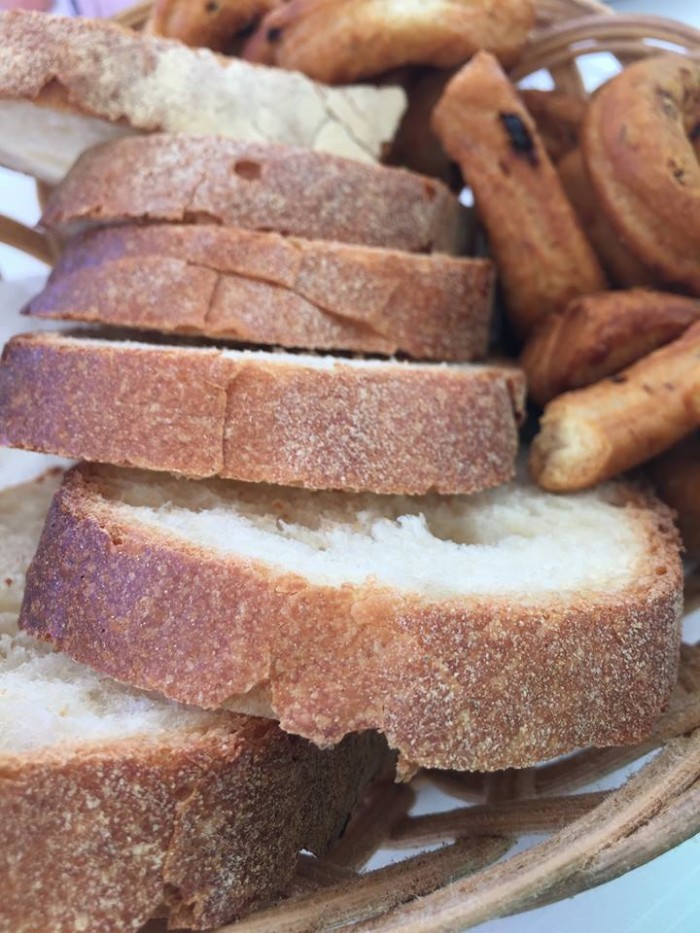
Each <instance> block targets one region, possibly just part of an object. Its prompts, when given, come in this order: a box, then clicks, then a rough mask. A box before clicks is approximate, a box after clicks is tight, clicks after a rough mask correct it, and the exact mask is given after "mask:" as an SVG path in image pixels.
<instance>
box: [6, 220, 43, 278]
mask: <svg viewBox="0 0 700 933" xmlns="http://www.w3.org/2000/svg"><path fill="white" fill-rule="evenodd" d="M0 243H6V244H7V246H13V247H14V248H15V249H18V250H20V251H21V252H23V253H27V254H28V255H29V256H33V257H34V258H35V259H38V260H40V261H41V262H45V263H46V264H47V265H48V266H52V265H53V264H54V261H55V258H56V251H55V249H54V248H53V247H52V245H51V243H50V242H49V240H48V238H47V237H46V236H44V234H43V233H39V231H38V230H32V228H31V227H27V226H25V225H24V224H22V223H20V222H19V221H17V220H13V219H12V217H6V216H5V215H4V214H0Z"/></svg>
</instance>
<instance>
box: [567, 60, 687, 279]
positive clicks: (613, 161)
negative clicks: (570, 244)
mask: <svg viewBox="0 0 700 933" xmlns="http://www.w3.org/2000/svg"><path fill="white" fill-rule="evenodd" d="M699 126H700V61H698V60H693V59H691V58H688V57H683V56H680V55H662V56H656V57H652V58H647V59H644V60H642V61H639V62H635V63H634V64H633V65H630V66H629V67H628V68H626V69H625V70H624V71H622V72H621V73H620V74H619V75H617V76H616V77H615V78H613V79H612V80H611V81H609V82H608V83H607V84H606V85H604V86H603V87H602V88H601V89H600V91H599V92H598V93H597V94H596V95H595V97H594V98H593V100H592V101H591V104H590V106H589V108H588V113H587V115H586V118H585V120H584V125H583V133H582V145H583V153H584V158H585V161H586V165H587V167H588V171H589V174H590V178H591V181H592V183H593V187H594V188H595V191H596V194H597V196H598V199H599V201H600V204H601V206H602V208H603V210H604V211H605V214H606V215H607V217H608V219H609V220H610V222H611V224H612V225H613V227H614V229H615V230H616V232H617V234H618V235H619V236H620V238H621V239H622V240H623V242H624V245H625V246H626V247H627V248H628V249H630V250H631V251H632V252H633V253H634V254H635V255H636V256H637V258H638V259H639V260H641V261H642V262H643V263H645V265H647V266H649V267H650V268H651V269H652V270H653V272H655V273H656V274H657V275H658V277H659V278H660V279H661V281H663V282H664V283H666V284H669V285H674V286H679V287H682V288H683V289H685V290H688V291H690V292H692V293H693V294H696V295H700V164H698V158H697V154H696V150H695V148H694V143H693V138H694V137H696V136H697V133H698V127H699Z"/></svg>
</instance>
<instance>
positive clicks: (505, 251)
mask: <svg viewBox="0 0 700 933" xmlns="http://www.w3.org/2000/svg"><path fill="white" fill-rule="evenodd" d="M433 126H434V128H435V130H436V132H437V134H438V136H439V138H440V139H441V141H442V144H443V146H444V147H445V149H446V151H447V152H448V154H449V155H450V156H451V157H452V158H453V159H455V161H457V162H458V163H459V165H460V168H461V170H462V175H463V176H464V178H465V181H466V182H467V184H469V185H470V186H471V187H472V190H473V191H474V197H475V200H476V206H477V208H478V211H479V215H480V217H481V219H482V221H483V223H484V225H485V227H486V229H487V231H488V234H489V239H490V244H491V249H492V251H493V253H494V256H495V258H496V260H497V263H498V266H499V269H500V272H501V275H502V278H503V286H504V289H505V293H506V303H507V307H508V312H509V315H510V318H511V320H512V322H513V324H514V326H515V328H516V330H517V331H518V332H519V333H520V334H521V335H524V334H526V333H527V332H528V331H529V330H530V329H531V328H532V326H533V324H535V322H536V321H538V320H539V319H540V318H542V317H545V316H546V315H548V314H551V313H552V312H555V311H561V310H563V309H564V308H565V307H566V305H567V304H568V303H569V301H570V300H571V299H572V298H575V297H577V296H578V295H586V294H589V293H590V292H597V291H602V290H603V289H604V288H605V277H604V275H603V271H602V269H601V267H600V264H599V263H598V260H597V258H596V256H595V254H594V252H593V250H592V248H591V246H590V245H589V243H588V241H587V240H586V238H585V236H584V234H583V232H582V231H581V228H580V226H579V223H578V220H577V218H576V215H575V213H574V210H573V208H572V207H571V205H570V204H569V202H568V201H567V199H566V195H565V194H564V191H563V189H562V186H561V182H560V181H559V177H558V175H557V173H556V170H555V169H554V166H553V165H552V163H551V161H550V159H549V156H548V155H547V153H546V151H545V148H544V145H543V143H542V140H541V139H540V137H539V135H538V134H537V131H536V129H535V124H534V123H533V120H532V118H531V117H530V115H529V113H528V112H527V110H526V109H525V107H524V106H523V104H522V101H521V100H520V98H519V97H518V94H517V92H516V90H515V88H514V87H513V86H512V85H511V83H510V82H509V81H508V79H507V77H506V76H505V74H504V73H503V71H502V70H501V68H500V66H499V64H498V62H497V61H496V59H495V58H494V57H493V56H492V55H489V54H488V53H486V52H480V53H479V54H478V55H476V56H475V57H474V58H473V59H472V61H471V62H470V63H469V64H468V65H466V66H465V67H464V68H462V69H461V71H459V72H458V73H457V75H456V76H455V77H454V78H453V79H452V81H451V82H450V83H449V84H448V86H447V89H446V91H445V93H444V94H443V96H442V98H441V99H440V102H439V103H438V106H437V107H436V109H435V111H434V113H433Z"/></svg>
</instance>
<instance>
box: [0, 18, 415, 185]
mask: <svg viewBox="0 0 700 933" xmlns="http://www.w3.org/2000/svg"><path fill="white" fill-rule="evenodd" d="M0 48H2V56H0V127H2V132H0V162H1V163H2V164H3V165H6V166H7V167H9V168H14V169H18V170H19V171H22V172H28V173H29V174H31V175H35V176H36V177H37V178H40V179H41V180H42V181H46V182H48V183H50V184H56V183H57V182H59V181H60V180H61V178H62V177H63V176H64V175H65V173H66V172H67V171H68V169H69V168H70V166H71V165H72V164H73V162H74V161H75V159H76V158H77V157H78V156H79V155H80V153H81V152H84V151H85V150H86V149H87V148H89V147H90V146H92V145H94V144H95V143H97V142H101V141H104V140H105V139H110V138H112V137H114V136H115V135H121V134H124V133H133V132H144V131H145V132H152V131H154V130H155V131H163V132H167V133H218V134H219V135H221V136H232V137H234V138H235V139H248V140H255V141H258V142H265V141H269V142H280V143H290V144H292V145H297V146H304V147H308V148H310V149H318V150H320V151H323V152H334V153H337V154H339V155H344V156H347V157H348V158H352V159H359V160H361V161H375V160H377V159H378V158H379V156H380V155H381V152H382V149H383V146H384V144H386V143H388V142H391V139H392V137H393V135H394V132H395V130H396V127H397V125H398V122H399V119H400V118H401V114H402V113H403V110H404V107H405V95H404V92H403V91H402V90H401V89H400V88H396V87H385V88H376V87H371V86H368V85H364V86H362V87H360V86H354V87H347V88H329V87H326V86H324V85H321V84H317V83H316V82H315V81H311V80H309V79H308V78H306V77H305V76H304V75H301V74H298V73H293V72H288V71H281V70H279V69H277V68H266V67H264V66H257V67H256V66H254V65H250V64H249V63H248V62H244V61H241V60H240V59H235V58H223V57H220V56H218V55H214V54H213V53H212V52H209V51H208V50H205V49H190V48H187V47H186V46H184V45H182V44H181V43H180V42H172V41H169V40H167V39H160V38H157V37H155V36H146V35H143V34H138V33H135V32H132V31H131V30H128V29H123V28H121V27H120V26H117V25H116V24H114V23H109V22H104V21H102V22H100V21H98V20H87V19H79V18H72V17H61V16H49V15H47V14H45V13H28V12H23V11H13V12H5V13H0Z"/></svg>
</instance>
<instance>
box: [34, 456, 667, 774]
mask: <svg viewBox="0 0 700 933" xmlns="http://www.w3.org/2000/svg"><path fill="white" fill-rule="evenodd" d="M681 593H682V573H681V563H680V559H679V551H678V541H677V534H676V532H675V529H674V527H673V522H672V519H671V514H670V512H669V511H668V510H667V509H666V507H665V506H663V505H661V503H659V502H658V500H656V499H654V498H653V496H651V495H650V494H647V493H645V492H642V491H640V490H639V489H637V488H636V487H634V486H632V485H629V484H615V485H608V486H605V487H601V488H600V489H598V490H596V491H594V492H588V493H584V494H578V495H573V496H563V497H562V496H554V495H552V494H548V493H544V492H542V491H540V490H537V489H536V488H535V487H533V486H530V485H524V484H523V485H512V486H510V487H504V488H502V489H499V490H494V491H491V492H489V493H483V494H481V495H478V496H474V497H469V498H451V499H449V498H441V497H438V496H434V497H430V498H427V499H415V498H413V499H411V498H402V497H378V496H371V495H363V496H351V495H348V494H337V493H309V492H305V491H303V490H283V491H282V490H279V489H273V488H269V487H264V486H257V487H256V486H251V485H247V484H236V483H230V482H229V483H225V482H221V481H218V482H217V481H209V482H192V481H188V480H177V479H169V480H168V479H162V478H159V477H157V476H155V475H154V474H147V473H142V474H138V473H135V472H133V471H124V470H118V469H115V468H109V467H90V466H87V465H84V466H81V467H78V468H76V469H75V470H73V471H72V472H71V473H69V474H68V476H67V479H66V481H65V484H64V486H63V488H62V489H61V490H60V492H59V493H58V495H57V497H56V498H55V499H54V503H53V506H52V509H51V512H50V516H49V519H48V521H47V524H46V528H45V531H44V534H43V537H42V540H41V544H40V547H39V550H38V553H37V556H36V559H35V561H34V563H33V564H32V567H31V570H30V572H29V577H28V584H27V594H26V598H25V601H24V605H23V609H22V625H23V626H24V627H25V628H26V629H27V630H28V631H30V632H32V633H33V634H36V635H39V636H41V637H42V638H51V639H52V640H53V641H54V642H55V643H56V644H57V645H58V646H59V647H60V648H61V649H62V650H64V651H66V652H68V654H70V655H71V656H73V657H75V658H77V659H79V660H85V661H89V663H90V664H91V665H93V666H94V667H95V668H97V669H99V670H102V671H104V672H106V673H109V674H110V675H111V676H113V677H116V678H117V679H118V680H123V681H125V682H128V683H133V684H138V685H139V686H141V687H146V688H148V689H152V690H157V691H159V692H161V693H164V694H165V695H167V696H170V697H174V698H178V699H181V700H185V701H187V702H189V703H193V704H196V705H200V706H203V707H218V706H222V705H226V706H229V707H231V708H237V709H251V708H254V709H256V710H257V711H260V712H262V710H263V708H264V704H267V712H268V714H269V715H274V716H275V717H277V718H279V720H280V721H281V725H282V727H283V728H284V729H286V730H288V731H290V732H293V733H296V734H299V735H303V736H305V737H307V738H309V739H311V740H313V741H314V742H317V743H318V744H320V745H328V744H330V743H333V742H337V741H338V740H340V739H341V738H342V737H343V736H344V735H346V734H347V733H349V732H352V731H354V730H363V729H368V728H372V729H378V730H380V731H382V732H383V733H385V734H386V736H387V737H388V739H389V743H390V744H391V746H392V747H394V748H396V749H398V750H399V751H400V753H401V754H402V755H403V756H404V760H405V761H406V760H407V761H409V762H413V763H416V764H418V765H424V766H429V767H439V768H457V769H470V770H491V769H495V768H507V767H522V766H525V765H529V764H532V763H533V762H536V761H538V760H541V759H544V758H548V757H551V756H554V755H559V754H562V753H565V752H569V751H571V750H572V749H574V748H576V747H578V746H585V745H612V744H625V743H630V742H636V741H638V740H640V739H641V738H643V737H644V736H646V735H647V734H648V733H649V731H650V729H651V727H652V724H653V722H654V720H655V718H656V717H657V716H658V714H659V712H660V711H661V710H662V709H663V707H664V705H665V704H666V702H667V700H668V698H669V696H670V693H671V690H672V687H673V684H674V682H675V678H676V673H677V662H678V650H679V640H680V628H679V618H680V606H681Z"/></svg>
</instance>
